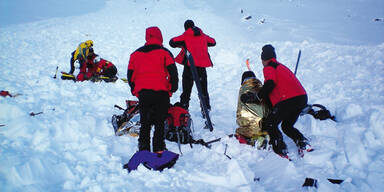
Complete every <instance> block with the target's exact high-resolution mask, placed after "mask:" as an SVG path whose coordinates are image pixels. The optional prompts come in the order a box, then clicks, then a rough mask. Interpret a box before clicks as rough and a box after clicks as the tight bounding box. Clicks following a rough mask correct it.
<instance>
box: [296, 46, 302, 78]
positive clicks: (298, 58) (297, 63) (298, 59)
mask: <svg viewBox="0 0 384 192" xmlns="http://www.w3.org/2000/svg"><path fill="white" fill-rule="evenodd" d="M300 56H301V50H299V55H298V56H297V61H296V67H295V75H296V72H297V66H298V65H299V61H300Z"/></svg>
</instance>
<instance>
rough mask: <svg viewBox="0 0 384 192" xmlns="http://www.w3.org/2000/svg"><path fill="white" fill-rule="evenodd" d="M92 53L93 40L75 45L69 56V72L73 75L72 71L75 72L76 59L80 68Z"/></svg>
mask: <svg viewBox="0 0 384 192" xmlns="http://www.w3.org/2000/svg"><path fill="white" fill-rule="evenodd" d="M91 53H93V41H92V40H87V41H85V42H82V43H80V44H79V46H77V48H76V50H75V51H73V52H72V57H71V62H70V65H71V70H70V71H69V74H71V75H73V72H75V61H78V62H79V63H80V68H81V67H82V66H83V65H84V64H85V62H86V61H87V60H88V56H89V55H90V54H91Z"/></svg>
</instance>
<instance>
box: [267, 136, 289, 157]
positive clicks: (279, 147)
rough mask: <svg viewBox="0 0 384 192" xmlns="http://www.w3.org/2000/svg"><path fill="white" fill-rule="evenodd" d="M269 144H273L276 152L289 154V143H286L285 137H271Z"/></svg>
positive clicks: (281, 154) (284, 155)
mask: <svg viewBox="0 0 384 192" xmlns="http://www.w3.org/2000/svg"><path fill="white" fill-rule="evenodd" d="M269 144H271V145H272V149H273V151H274V152H275V153H276V154H278V155H280V156H282V157H286V156H287V155H288V150H287V145H286V144H285V143H284V141H283V138H277V139H271V140H270V141H269Z"/></svg>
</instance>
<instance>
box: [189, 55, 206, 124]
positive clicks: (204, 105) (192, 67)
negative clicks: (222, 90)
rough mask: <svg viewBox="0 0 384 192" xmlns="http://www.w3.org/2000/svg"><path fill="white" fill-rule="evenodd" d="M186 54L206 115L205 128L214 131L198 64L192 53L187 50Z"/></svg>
mask: <svg viewBox="0 0 384 192" xmlns="http://www.w3.org/2000/svg"><path fill="white" fill-rule="evenodd" d="M186 55H187V59H188V61H189V64H190V66H191V72H192V77H193V80H194V81H195V84H196V88H197V93H198V95H199V99H200V104H201V105H200V106H201V107H202V112H203V117H205V119H206V121H205V128H206V129H209V131H213V126H212V122H211V118H210V116H209V111H208V108H207V103H206V100H205V98H204V96H203V94H202V88H201V84H200V81H199V79H200V78H199V75H198V74H197V69H196V66H195V61H194V60H193V57H192V55H191V53H190V52H189V51H188V50H187V51H186Z"/></svg>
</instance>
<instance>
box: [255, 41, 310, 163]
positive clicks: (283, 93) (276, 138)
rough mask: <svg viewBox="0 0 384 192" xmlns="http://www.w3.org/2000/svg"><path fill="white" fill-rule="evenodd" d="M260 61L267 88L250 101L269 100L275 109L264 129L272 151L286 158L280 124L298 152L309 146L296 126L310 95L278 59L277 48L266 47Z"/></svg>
mask: <svg viewBox="0 0 384 192" xmlns="http://www.w3.org/2000/svg"><path fill="white" fill-rule="evenodd" d="M261 61H262V64H263V66H264V68H263V73H264V85H263V87H262V88H261V90H260V91H259V92H258V93H257V94H255V95H254V96H250V97H249V98H250V99H257V100H259V101H261V100H264V101H266V100H268V99H269V101H270V103H271V105H272V109H271V113H269V115H268V116H267V117H266V119H265V123H264V126H263V128H264V129H266V131H267V132H268V135H269V137H270V139H271V140H270V144H271V145H272V148H273V151H274V152H275V153H277V154H278V155H280V156H282V157H287V154H288V150H287V145H286V144H285V143H284V141H283V136H282V134H281V132H280V130H279V128H278V125H279V124H280V123H281V127H282V130H283V132H284V133H285V134H286V135H287V136H288V137H290V138H291V139H292V140H293V141H294V142H295V144H296V145H297V147H298V149H299V152H300V150H301V151H302V150H305V149H306V148H307V146H309V143H308V140H307V139H306V138H305V137H304V136H303V134H302V133H300V131H299V130H297V129H296V128H294V127H293V126H294V124H295V123H296V121H297V119H298V118H299V115H300V113H301V111H302V110H303V109H304V108H305V107H306V106H307V101H308V97H307V93H306V91H305V89H304V87H303V86H302V85H301V83H300V81H299V80H298V79H297V78H296V76H295V75H294V74H293V73H292V72H291V71H290V70H289V69H288V68H287V67H286V66H284V65H283V64H281V63H279V62H278V61H277V60H276V53H275V48H274V47H273V46H272V45H269V44H268V45H265V46H263V48H262V53H261Z"/></svg>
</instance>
